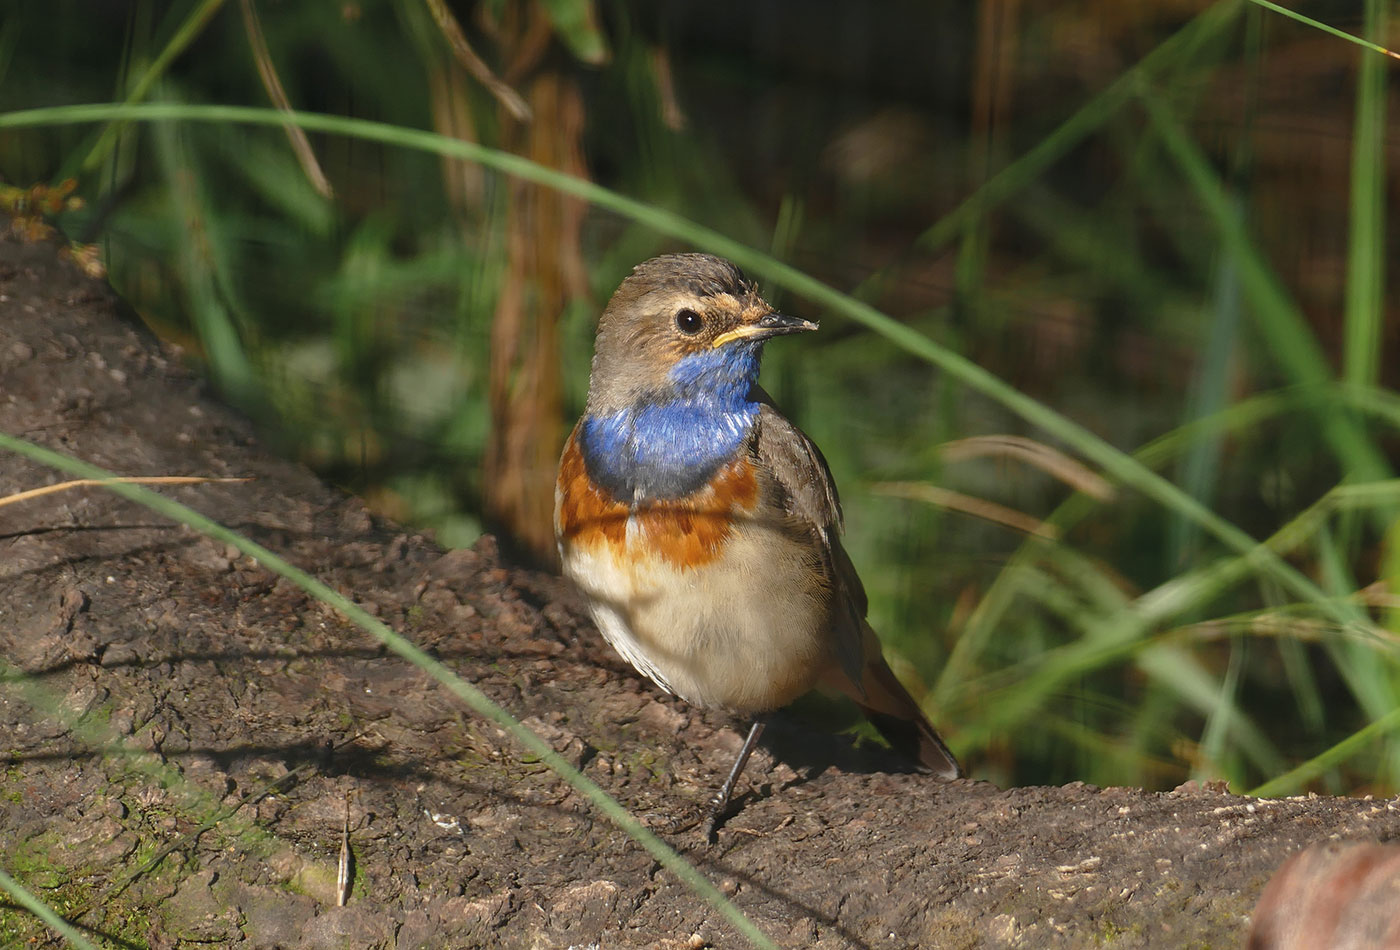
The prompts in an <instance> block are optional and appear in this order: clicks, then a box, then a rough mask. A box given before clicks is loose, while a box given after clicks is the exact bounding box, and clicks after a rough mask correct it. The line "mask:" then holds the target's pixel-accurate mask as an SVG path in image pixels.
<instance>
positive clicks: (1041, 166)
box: [916, 0, 1242, 251]
mask: <svg viewBox="0 0 1400 950" xmlns="http://www.w3.org/2000/svg"><path fill="white" fill-rule="evenodd" d="M1241 6H1242V3H1241V2H1239V0H1222V2H1220V3H1217V4H1215V5H1214V6H1211V7H1210V8H1209V9H1207V10H1206V11H1205V12H1203V13H1201V14H1200V15H1199V16H1197V17H1196V18H1195V19H1194V20H1192V21H1191V22H1190V23H1188V24H1186V26H1184V27H1182V28H1181V29H1180V30H1178V31H1177V32H1176V33H1174V34H1173V35H1172V36H1170V37H1168V38H1167V39H1166V40H1165V41H1163V42H1162V44H1161V45H1159V46H1158V47H1157V48H1156V49H1154V50H1153V51H1152V52H1151V53H1148V54H1147V55H1146V56H1144V57H1143V58H1142V59H1141V60H1139V61H1138V62H1137V63H1136V64H1135V65H1134V66H1133V67H1132V68H1131V69H1129V70H1128V71H1127V72H1125V73H1124V74H1123V75H1121V76H1119V77H1118V78H1117V79H1115V80H1114V81H1113V82H1112V83H1110V84H1109V85H1108V87H1107V88H1106V89H1104V90H1103V91H1102V92H1100V93H1099V94H1098V95H1096V96H1094V97H1093V98H1092V99H1090V100H1089V101H1088V102H1086V103H1085V104H1084V105H1082V106H1080V108H1079V109H1078V111H1076V112H1075V113H1074V114H1073V115H1072V116H1070V117H1069V118H1068V119H1066V120H1065V121H1064V122H1063V123H1062V124H1061V125H1060V127H1059V128H1057V129H1056V130H1055V131H1054V132H1051V133H1050V134H1049V135H1047V136H1045V138H1043V139H1041V140H1040V142H1038V143H1037V144H1036V145H1035V146H1034V147H1033V148H1031V149H1030V151H1028V152H1026V153H1025V154H1024V155H1022V156H1021V157H1020V158H1018V159H1016V160H1015V161H1014V162H1012V163H1011V164H1009V165H1007V166H1006V167H1005V168H1003V169H1002V170H1001V171H999V172H997V174H995V175H993V176H992V177H991V178H990V179H988V180H987V183H986V184H984V185H983V186H982V187H981V188H979V189H977V191H975V192H973V194H972V195H971V196H970V197H968V198H967V199H966V200H964V201H963V203H962V204H960V205H958V206H957V207H956V208H954V209H953V210H952V211H950V212H949V213H948V214H946V215H944V216H943V217H942V218H941V219H940V220H939V221H938V222H937V223H935V224H934V225H933V226H932V227H931V228H929V229H928V230H927V231H925V232H924V233H923V234H922V235H920V236H919V238H918V240H917V242H916V246H917V247H919V248H921V249H923V250H925V251H933V250H937V249H938V248H941V247H943V246H944V245H946V244H947V243H948V242H949V241H951V240H953V238H955V237H957V236H958V235H959V234H961V233H962V232H963V231H964V230H966V229H967V228H968V227H969V226H971V225H972V224H973V223H974V222H976V221H978V220H979V219H981V218H982V217H983V216H984V215H986V213H987V212H988V211H990V210H991V209H992V208H994V207H996V206H997V205H999V204H1001V203H1002V202H1003V201H1006V200H1007V199H1008V198H1010V197H1011V196H1012V195H1015V194H1016V193H1017V192H1018V191H1020V190H1021V189H1022V188H1024V187H1025V186H1026V185H1027V184H1029V183H1030V182H1032V181H1037V180H1039V178H1040V177H1041V175H1042V174H1043V173H1044V172H1045V170H1046V169H1047V168H1049V167H1050V166H1051V165H1053V164H1054V163H1055V162H1057V161H1059V160H1060V159H1061V158H1063V157H1064V156H1065V155H1066V154H1068V153H1069V152H1070V150H1071V149H1073V148H1074V147H1075V146H1077V145H1078V144H1079V143H1080V142H1082V141H1084V139H1086V138H1088V137H1089V136H1090V135H1092V134H1093V133H1094V132H1095V131H1097V130H1098V129H1099V128H1100V127H1101V126H1102V125H1103V124H1104V123H1105V122H1107V121H1108V120H1109V119H1110V118H1112V117H1113V116H1114V115H1115V114H1117V112H1118V110H1119V109H1121V108H1122V107H1123V106H1124V105H1126V104H1127V103H1128V102H1130V101H1131V100H1132V98H1133V96H1134V95H1135V94H1136V93H1135V90H1136V88H1137V85H1138V83H1139V82H1141V81H1142V80H1143V79H1144V78H1145V77H1150V76H1152V75H1154V74H1156V73H1157V72H1159V71H1161V70H1162V69H1164V68H1166V67H1168V66H1170V65H1171V64H1173V63H1175V62H1176V61H1177V60H1178V58H1180V57H1182V56H1187V55H1190V53H1191V52H1192V51H1194V49H1195V48H1196V46H1197V45H1198V44H1199V43H1201V42H1202V41H1204V40H1206V39H1208V38H1209V37H1211V36H1213V35H1214V34H1216V33H1217V32H1219V31H1220V30H1222V29H1224V28H1225V27H1226V26H1227V25H1229V23H1230V22H1231V21H1232V20H1234V19H1235V17H1236V15H1237V14H1238V12H1239V10H1240V8H1241Z"/></svg>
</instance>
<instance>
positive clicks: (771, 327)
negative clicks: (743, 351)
mask: <svg viewBox="0 0 1400 950" xmlns="http://www.w3.org/2000/svg"><path fill="white" fill-rule="evenodd" d="M815 329H817V325H816V324H815V323H813V322H812V321H811V320H804V319H803V318H802V317H790V316H788V315H787V314H785V313H773V312H771V311H770V312H769V313H765V314H764V315H763V316H761V317H759V318H758V319H757V320H755V321H754V322H753V323H745V324H741V325H740V326H737V327H735V328H734V329H732V330H726V331H725V332H724V333H721V334H720V335H719V336H717V337H715V339H714V342H713V343H711V344H710V345H711V346H713V347H721V346H724V344H726V343H732V342H733V341H735V340H751V341H753V340H766V339H768V338H769V337H770V336H782V335H783V334H785V333H805V332H806V331H808V330H815Z"/></svg>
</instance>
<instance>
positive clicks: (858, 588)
mask: <svg viewBox="0 0 1400 950" xmlns="http://www.w3.org/2000/svg"><path fill="white" fill-rule="evenodd" d="M755 395H756V396H757V397H758V399H759V401H760V403H761V407H760V409H759V413H758V440H757V447H756V448H757V452H758V460H759V463H760V464H761V465H763V467H765V468H766V469H767V470H768V471H769V472H771V473H772V475H773V477H774V479H775V480H776V481H777V483H778V486H779V487H780V488H781V489H782V492H783V495H784V507H785V508H786V510H787V514H788V515H789V516H790V517H792V518H794V519H796V520H797V521H799V522H800V523H802V524H804V525H806V526H807V527H808V529H809V530H810V531H811V532H812V535H813V539H814V541H815V542H816V544H817V545H818V548H819V551H820V554H821V559H822V565H823V568H824V570H825V573H826V576H827V582H828V584H830V586H831V590H832V598H831V617H830V623H831V638H832V639H831V649H832V653H833V654H834V655H835V657H836V660H837V662H838V663H839V664H840V666H841V670H842V672H844V673H845V674H846V676H847V677H849V678H850V680H851V682H852V683H854V684H856V685H857V688H858V689H863V688H862V687H860V685H859V684H860V682H861V672H862V670H863V669H864V668H865V644H864V633H863V630H862V628H863V627H864V626H865V623H864V621H865V611H866V606H867V602H866V597H865V588H864V587H863V586H862V585H861V582H860V578H859V577H858V576H857V575H856V571H855V568H854V567H853V566H852V564H851V559H850V558H849V557H847V556H846V552H845V551H844V550H843V549H842V547H841V541H840V538H839V537H838V535H839V534H840V531H841V501H840V499H839V498H838V497H837V495H836V483H835V482H834V481H832V478H831V472H830V470H829V469H828V468H827V467H826V459H825V458H823V457H822V453H821V450H820V449H818V448H817V447H816V445H814V444H813V442H812V440H811V439H809V438H807V436H806V435H804V434H803V432H802V430H801V429H799V428H797V426H795V425H793V424H792V423H791V422H789V421H788V420H787V418H786V417H784V416H783V414H782V413H781V412H779V411H778V410H777V409H775V408H774V407H773V404H772V402H771V400H770V399H769V398H768V394H767V393H765V392H763V391H762V390H758V391H757V392H756V393H755Z"/></svg>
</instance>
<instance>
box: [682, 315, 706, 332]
mask: <svg viewBox="0 0 1400 950" xmlns="http://www.w3.org/2000/svg"><path fill="white" fill-rule="evenodd" d="M704 326H705V321H704V320H702V319H700V314H698V313H696V312H695V311H694V310H689V309H687V310H677V311H676V327H677V329H679V330H680V331H681V332H682V333H690V334H694V333H699V332H700V331H701V329H703V328H704Z"/></svg>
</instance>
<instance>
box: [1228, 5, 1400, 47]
mask: <svg viewBox="0 0 1400 950" xmlns="http://www.w3.org/2000/svg"><path fill="white" fill-rule="evenodd" d="M1250 3H1256V4H1258V5H1259V6H1261V7H1263V8H1264V9H1265V10H1272V11H1273V12H1275V13H1279V14H1282V15H1283V16H1286V17H1288V18H1289V19H1290V20H1297V21H1298V22H1299V23H1303V24H1306V25H1307V26H1310V27H1312V28H1313V29H1315V30H1321V31H1322V32H1324V33H1330V34H1331V35H1332V36H1335V37H1337V39H1340V40H1346V41H1347V42H1348V43H1355V44H1356V45H1357V46H1360V47H1361V48H1362V49H1368V50H1370V51H1371V52H1373V53H1380V54H1381V55H1382V56H1389V57H1392V58H1394V59H1400V55H1397V54H1396V53H1393V52H1391V51H1390V50H1388V49H1386V48H1385V47H1384V46H1381V45H1379V44H1378V43H1373V42H1371V41H1370V40H1363V39H1362V38H1361V37H1359V36H1353V35H1352V34H1350V33H1348V32H1346V31H1345V30H1339V29H1337V28H1336V27H1335V26H1328V25H1327V24H1326V23H1323V22H1321V21H1319V20H1314V19H1313V18H1312V17H1308V16H1303V14H1301V13H1299V12H1298V11H1297V10H1290V9H1288V8H1287V7H1281V6H1279V5H1278V4H1277V3H1271V2H1270V0H1250ZM1383 5H1384V4H1383V0H1367V2H1366V6H1367V10H1368V11H1369V10H1371V9H1372V8H1381V7H1383ZM1368 20H1369V15H1368ZM1367 32H1368V33H1369V34H1370V35H1371V36H1384V35H1385V34H1384V33H1380V32H1376V31H1373V30H1367Z"/></svg>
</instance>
